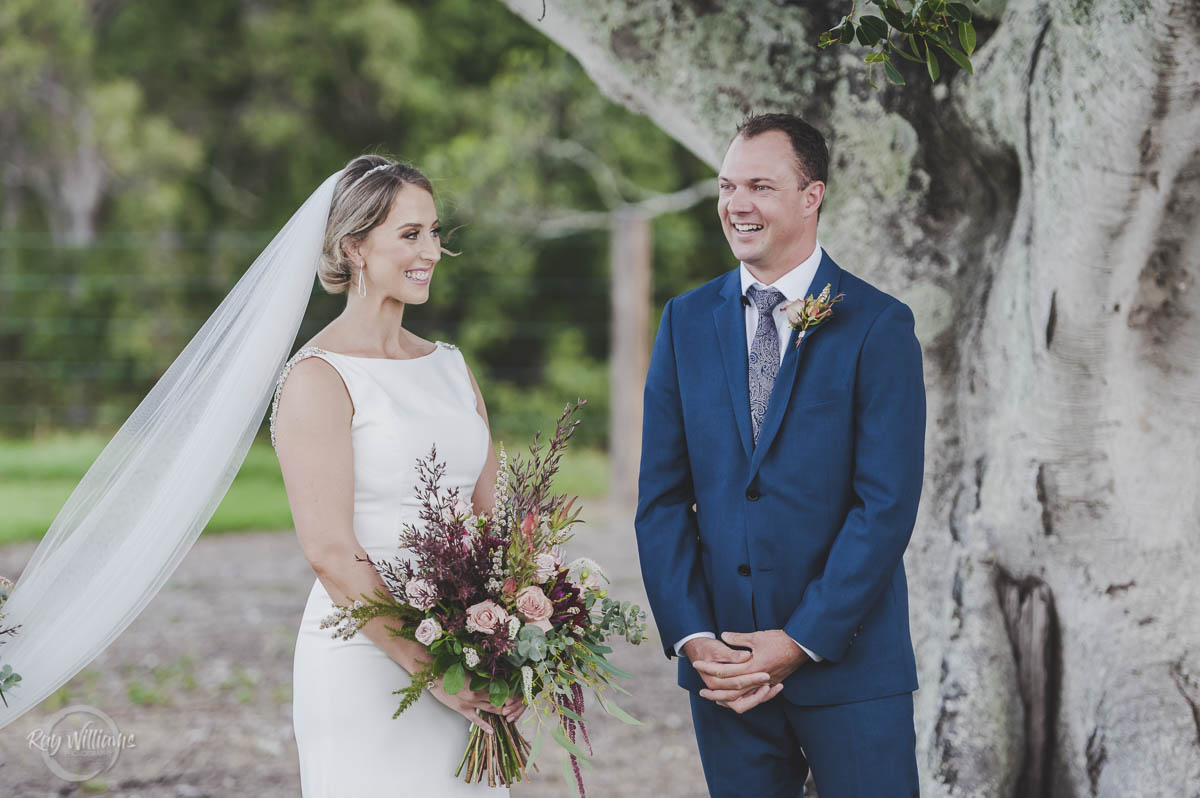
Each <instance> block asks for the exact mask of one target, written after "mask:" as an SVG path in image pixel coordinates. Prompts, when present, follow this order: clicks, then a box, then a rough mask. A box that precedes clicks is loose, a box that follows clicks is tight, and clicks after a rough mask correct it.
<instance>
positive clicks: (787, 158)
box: [717, 130, 824, 285]
mask: <svg viewBox="0 0 1200 798" xmlns="http://www.w3.org/2000/svg"><path fill="white" fill-rule="evenodd" d="M802 179H803V178H802V175H801V174H800V169H799V167H798V164H797V157H796V152H795V150H794V149H793V148H792V143H791V141H790V140H789V139H788V137H787V136H786V135H785V134H784V133H782V132H780V131H775V130H772V131H768V132H766V133H763V134H761V135H758V136H753V137H750V138H747V137H746V136H744V135H739V136H738V137H737V138H735V139H734V140H733V142H732V143H731V144H730V145H729V151H728V152H726V154H725V161H724V163H722V164H721V173H720V176H719V177H718V178H717V181H718V187H719V190H720V193H719V198H718V200H717V213H718V215H719V216H720V218H721V228H722V229H723V230H724V232H725V240H727V241H728V242H729V248H730V249H731V250H733V254H734V256H735V257H736V258H737V259H738V260H740V261H741V262H742V263H744V264H746V266H747V267H748V268H750V269H751V270H752V271H754V272H755V273H756V276H758V277H759V278H761V279H763V280H764V281H765V282H766V283H767V284H768V285H769V284H770V283H772V282H774V281H775V280H776V279H778V278H779V277H781V276H782V275H783V274H785V273H787V272H788V271H790V270H791V269H792V268H794V267H795V266H796V265H798V264H800V263H802V262H803V261H804V260H805V259H806V258H807V257H808V256H809V255H810V254H812V251H813V248H814V247H815V246H816V239H817V209H818V208H819V207H820V201H821V198H822V196H823V194H824V184H823V183H819V182H806V183H804V184H803V187H801V186H802V183H801V181H802Z"/></svg>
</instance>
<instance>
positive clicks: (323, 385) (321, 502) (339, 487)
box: [275, 357, 524, 733]
mask: <svg viewBox="0 0 1200 798" xmlns="http://www.w3.org/2000/svg"><path fill="white" fill-rule="evenodd" d="M293 383H295V384H293ZM283 393H286V394H287V397H286V401H285V399H284V397H282V396H281V397H280V402H279V409H278V411H277V413H276V416H275V442H276V453H277V454H278V456H279V466H280V469H281V470H282V471H283V482H284V485H285V486H286V487H287V493H288V503H289V504H290V505H291V507H292V520H293V522H294V523H295V525H296V536H297V537H298V538H299V539H300V548H301V549H302V550H303V551H304V556H305V557H307V558H308V562H309V564H310V565H312V568H313V571H315V572H316V574H317V578H318V579H319V580H320V581H321V584H322V585H324V586H325V590H326V591H327V592H328V593H329V595H330V597H331V598H332V599H333V600H334V602H335V603H338V604H342V605H346V604H350V603H352V602H353V601H354V600H355V599H358V598H360V597H362V596H374V595H375V591H376V590H377V589H383V590H385V591H386V590H387V587H386V585H385V584H384V582H383V579H382V578H380V576H379V573H378V572H377V571H376V570H375V569H374V568H373V567H372V566H371V565H370V563H366V562H360V561H359V560H358V559H356V558H357V557H366V556H367V553H366V551H365V550H364V549H363V548H362V546H360V545H359V543H358V539H357V538H356V537H355V536H354V450H353V448H352V445H351V442H350V421H351V419H352V418H353V415H354V406H353V404H352V402H351V400H350V395H349V394H348V393H347V392H346V386H345V384H344V383H343V382H342V379H341V377H340V376H339V375H338V374H337V373H336V372H335V371H334V369H333V367H332V366H331V365H329V364H328V363H326V362H325V361H323V360H321V359H320V358H316V357H313V358H307V359H305V360H302V361H300V362H299V363H297V364H296V365H295V366H294V367H293V368H292V370H291V373H290V375H289V376H288V378H287V383H286V384H285V390H284V391H283ZM494 461H495V456H494V455H492V456H491V457H490V461H489V462H494ZM486 470H487V469H486V468H485V471H486ZM492 473H493V474H494V473H495V471H494V469H493V472H492ZM477 492H478V491H477ZM389 623H390V624H395V621H394V620H389V619H386V618H375V619H374V620H372V621H370V622H368V623H367V624H366V625H365V626H363V628H362V630H361V631H360V632H359V634H365V635H366V636H367V638H368V639H369V640H371V642H373V643H374V644H375V645H377V646H379V648H380V649H382V650H383V652H384V653H385V654H387V655H388V656H389V657H391V658H392V660H394V661H395V662H397V663H399V665H400V666H401V667H402V668H404V669H405V670H406V671H408V672H409V673H415V672H416V671H418V670H420V669H421V668H422V667H423V665H424V663H426V662H428V661H429V660H430V657H429V653H428V652H427V651H426V649H425V647H424V646H422V645H421V644H420V643H417V642H416V641H413V640H406V639H404V638H401V637H396V636H395V635H393V634H391V633H390V632H388V630H387V628H386V625H387V624H389ZM429 691H430V692H431V693H432V694H433V695H434V697H435V698H437V700H438V701H441V702H442V703H443V704H445V705H446V706H448V707H450V708H451V709H453V710H455V711H456V712H458V713H459V714H461V715H462V716H463V717H465V718H467V719H468V720H470V721H471V722H472V723H474V724H476V725H477V726H479V727H480V728H482V729H483V730H484V731H487V732H489V733H490V732H491V727H490V726H488V725H487V724H486V723H484V722H483V721H482V720H481V719H480V718H479V717H478V715H476V711H477V710H483V711H486V712H494V713H496V714H500V715H503V716H504V717H506V718H507V719H509V720H513V721H515V720H516V719H517V718H519V717H520V716H521V714H522V713H523V712H524V706H523V704H522V703H521V702H520V700H519V699H517V698H511V699H509V701H508V702H506V703H505V705H504V706H503V707H499V708H497V707H494V706H492V704H491V702H490V701H489V700H488V697H487V695H486V694H484V693H477V692H473V691H471V690H467V689H463V690H460V691H459V692H458V693H455V694H454V695H447V694H446V692H445V691H444V690H443V689H442V686H441V684H440V683H435V684H431V685H430V686H429Z"/></svg>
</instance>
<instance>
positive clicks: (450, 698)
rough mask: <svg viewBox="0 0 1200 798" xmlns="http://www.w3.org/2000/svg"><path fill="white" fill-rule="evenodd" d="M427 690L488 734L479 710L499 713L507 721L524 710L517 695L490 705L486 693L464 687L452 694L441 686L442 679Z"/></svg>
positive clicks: (488, 727) (513, 719)
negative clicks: (496, 704)
mask: <svg viewBox="0 0 1200 798" xmlns="http://www.w3.org/2000/svg"><path fill="white" fill-rule="evenodd" d="M428 689H429V692H430V693H432V694H433V697H434V698H436V699H437V700H438V701H440V702H441V703H443V704H445V705H446V706H448V707H450V708H451V709H453V710H454V711H455V712H457V713H458V714H460V715H462V716H463V717H464V718H466V719H467V720H469V721H471V722H472V723H474V724H475V725H476V726H478V727H479V728H481V729H483V730H484V731H485V732H487V733H488V734H491V733H492V727H491V725H490V724H488V723H486V722H484V720H483V718H481V717H480V716H479V714H478V713H479V712H491V713H492V714H495V715H500V716H502V717H503V718H505V719H506V720H508V721H516V720H517V718H519V717H521V715H522V714H523V713H524V712H525V703H524V702H523V701H522V700H521V699H520V698H519V697H515V696H514V697H513V698H510V699H508V701H506V702H505V703H504V706H502V707H496V706H493V705H492V702H491V701H489V700H488V697H487V693H484V692H476V691H474V690H469V689H467V688H466V687H464V688H463V689H461V690H459V691H458V692H457V693H455V694H454V695H450V694H449V693H447V692H446V690H445V688H443V687H442V680H441V679H438V680H437V681H435V682H434V683H433V684H431V685H429V688H428Z"/></svg>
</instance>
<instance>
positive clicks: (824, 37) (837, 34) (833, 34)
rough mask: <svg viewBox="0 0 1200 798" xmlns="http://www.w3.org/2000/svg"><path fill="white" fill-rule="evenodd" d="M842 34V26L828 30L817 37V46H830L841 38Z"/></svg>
mask: <svg viewBox="0 0 1200 798" xmlns="http://www.w3.org/2000/svg"><path fill="white" fill-rule="evenodd" d="M841 36H842V29H841V28H840V27H839V28H833V29H831V30H827V31H825V32H824V33H822V34H821V36H820V37H819V38H818V39H817V47H828V46H829V45H831V44H834V43H835V42H837V41H838V40H839V39H841Z"/></svg>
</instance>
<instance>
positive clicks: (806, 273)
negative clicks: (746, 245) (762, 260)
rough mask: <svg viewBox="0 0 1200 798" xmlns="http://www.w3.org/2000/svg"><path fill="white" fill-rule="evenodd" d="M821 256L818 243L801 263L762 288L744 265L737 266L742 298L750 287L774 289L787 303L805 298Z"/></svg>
mask: <svg viewBox="0 0 1200 798" xmlns="http://www.w3.org/2000/svg"><path fill="white" fill-rule="evenodd" d="M823 254H824V250H823V249H822V248H821V242H820V241H818V242H817V245H816V247H814V248H813V253H812V254H811V255H809V256H808V257H807V258H805V260H804V262H803V263H801V264H800V265H799V266H797V267H796V268H794V269H792V270H791V271H790V272H788V273H787V274H785V275H783V276H782V277H780V278H779V279H778V280H776V281H775V282H774V283H772V284H771V285H770V286H764V285H763V284H762V283H760V282H759V281H758V280H756V279H755V277H754V275H753V274H751V273H750V270H749V269H747V268H746V264H744V263H741V264H738V272H739V274H740V275H741V278H742V296H745V295H746V289H747V288H749V287H750V286H755V287H757V288H774V289H775V290H776V291H778V292H779V293H781V294H783V297H784V300H785V301H787V302H791V301H792V300H793V299H799V298H800V297H802V296H805V295H806V294H807V293H808V289H809V285H810V284H811V283H812V281H813V277H815V276H816V275H817V267H818V266H820V265H821V257H822V255H823Z"/></svg>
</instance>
